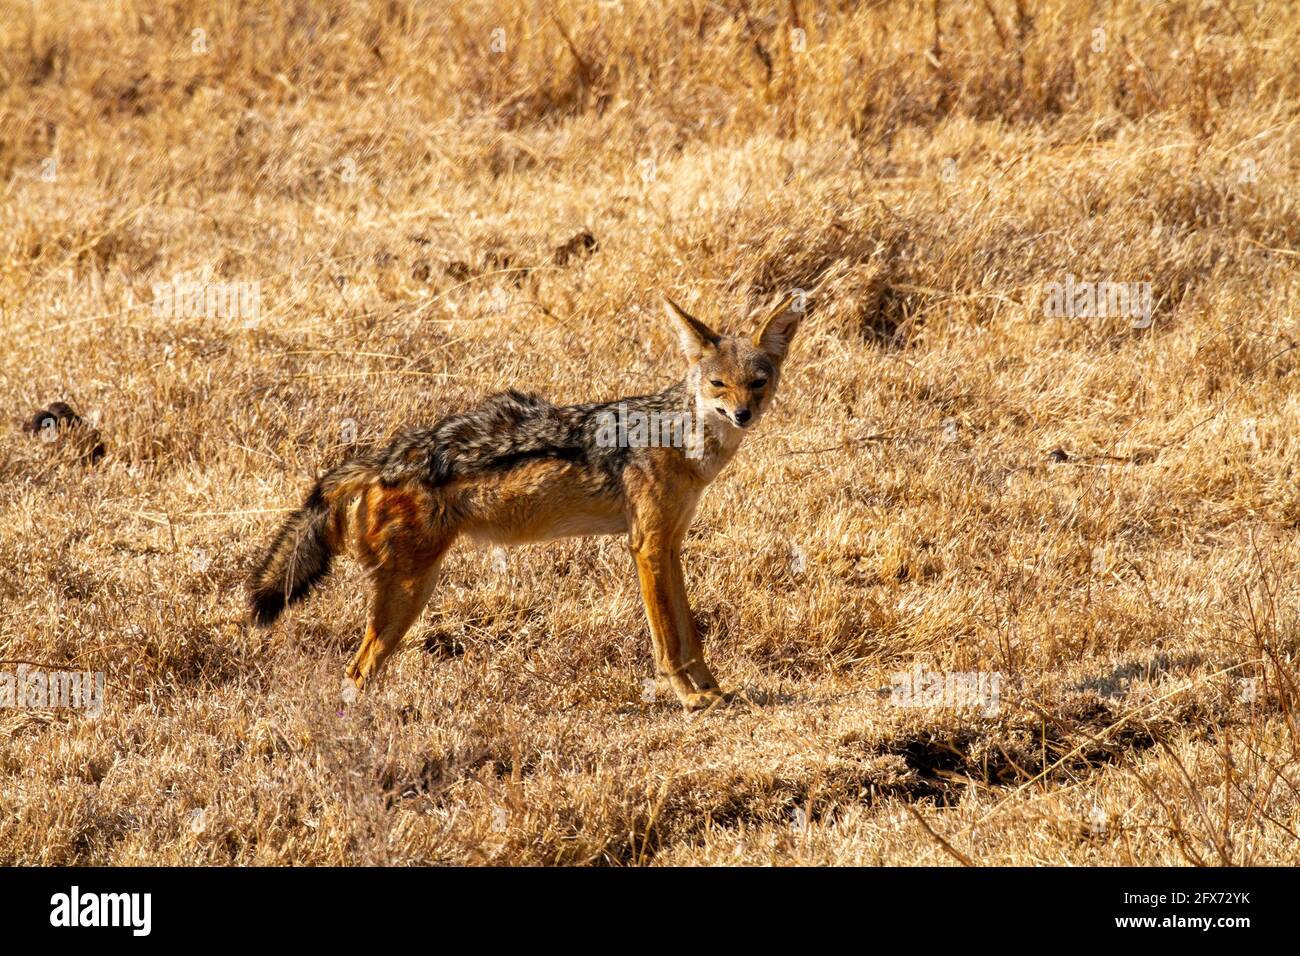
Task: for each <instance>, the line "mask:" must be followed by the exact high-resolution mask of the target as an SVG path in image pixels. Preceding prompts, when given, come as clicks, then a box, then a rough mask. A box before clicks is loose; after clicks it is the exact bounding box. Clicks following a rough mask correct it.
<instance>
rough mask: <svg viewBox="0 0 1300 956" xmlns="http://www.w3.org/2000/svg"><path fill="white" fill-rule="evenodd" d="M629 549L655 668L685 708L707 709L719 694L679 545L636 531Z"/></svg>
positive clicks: (720, 694) (716, 699) (720, 693)
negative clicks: (694, 613) (692, 606)
mask: <svg viewBox="0 0 1300 956" xmlns="http://www.w3.org/2000/svg"><path fill="white" fill-rule="evenodd" d="M632 553H633V555H634V556H635V558H636V569H637V577H638V578H639V579H640V581H641V596H642V597H643V598H644V600H645V610H646V618H647V620H648V621H649V623H650V636H651V638H652V640H653V641H654V650H655V667H656V668H657V669H658V671H659V673H661V674H663V675H664V676H665V677H667V679H668V682H669V684H670V686H671V687H672V689H673V692H674V693H675V694H676V695H677V699H678V700H680V701H681V702H682V706H683V707H685V708H686V709H687V710H700V709H703V708H705V707H708V706H709V705H711V704H713V703H714V702H716V701H718V700H720V699H721V697H722V692H721V691H720V690H719V689H718V682H717V681H716V680H714V677H713V674H712V673H710V671H709V668H708V666H707V665H706V664H705V663H704V650H703V648H702V647H701V646H700V638H699V634H698V632H697V631H696V629H695V621H694V620H693V619H692V617H691V609H690V604H689V603H688V602H687V600H686V583H685V581H684V579H683V577H682V563H681V551H680V545H679V544H678V543H677V542H675V541H674V542H672V543H668V542H663V541H661V540H660V539H658V538H657V537H656V536H653V535H650V536H645V537H639V536H637V535H635V534H634V536H633V543H632Z"/></svg>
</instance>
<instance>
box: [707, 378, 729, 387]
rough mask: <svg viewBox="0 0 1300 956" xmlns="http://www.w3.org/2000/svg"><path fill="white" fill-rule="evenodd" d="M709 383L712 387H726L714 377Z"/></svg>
mask: <svg viewBox="0 0 1300 956" xmlns="http://www.w3.org/2000/svg"><path fill="white" fill-rule="evenodd" d="M709 384H710V385H712V386H713V387H714V388H725V387H726V386H725V385H723V384H722V383H721V382H719V381H718V380H717V379H716V378H715V379H714V380H713V381H711V382H710V383H709Z"/></svg>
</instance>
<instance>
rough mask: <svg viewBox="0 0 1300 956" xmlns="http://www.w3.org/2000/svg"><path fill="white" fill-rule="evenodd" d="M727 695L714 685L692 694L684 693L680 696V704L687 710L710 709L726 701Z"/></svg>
mask: <svg viewBox="0 0 1300 956" xmlns="http://www.w3.org/2000/svg"><path fill="white" fill-rule="evenodd" d="M727 699H728V697H727V695H726V694H724V693H723V692H722V691H720V690H719V689H718V688H716V687H712V688H710V689H709V690H702V691H697V692H695V693H693V694H686V695H685V696H684V697H682V706H683V707H685V708H686V710H687V711H688V712H690V711H697V710H710V709H711V708H713V707H717V706H719V705H721V704H724V703H726V701H727Z"/></svg>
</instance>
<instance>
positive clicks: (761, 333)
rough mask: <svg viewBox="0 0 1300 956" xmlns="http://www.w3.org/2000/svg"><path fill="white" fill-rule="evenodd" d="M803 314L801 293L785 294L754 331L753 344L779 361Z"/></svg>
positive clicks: (782, 357) (783, 355) (783, 356)
mask: <svg viewBox="0 0 1300 956" xmlns="http://www.w3.org/2000/svg"><path fill="white" fill-rule="evenodd" d="M803 315H804V296H803V293H800V292H796V293H794V294H792V295H788V296H786V297H785V298H784V299H783V300H782V301H781V304H780V305H778V306H777V307H776V308H775V309H773V310H772V311H771V312H769V313H768V315H767V318H765V319H764V320H763V324H762V325H760V326H759V327H758V331H757V332H755V333H754V344H755V345H757V346H758V347H759V348H760V349H762V350H763V351H764V352H766V353H767V354H768V355H770V356H771V357H772V358H773V359H774V360H775V361H777V362H780V361H781V360H782V359H784V358H785V350H786V349H788V348H789V347H790V340H791V339H793V338H794V333H795V331H796V330H797V329H798V328H799V320H800V319H802V318H803Z"/></svg>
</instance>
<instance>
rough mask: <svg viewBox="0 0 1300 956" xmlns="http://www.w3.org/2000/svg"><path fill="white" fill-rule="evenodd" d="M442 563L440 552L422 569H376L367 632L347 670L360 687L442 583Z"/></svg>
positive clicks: (413, 621) (392, 648)
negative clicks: (435, 588) (440, 570)
mask: <svg viewBox="0 0 1300 956" xmlns="http://www.w3.org/2000/svg"><path fill="white" fill-rule="evenodd" d="M441 563H442V560H441V556H439V558H438V559H436V560H434V561H433V562H432V563H430V564H429V565H427V566H425V567H424V568H422V569H420V570H415V571H405V572H398V571H394V570H391V569H387V568H384V567H379V568H376V569H375V570H374V572H373V574H374V594H373V597H372V600H371V606H370V620H369V623H368V624H367V625H366V636H365V637H364V638H363V639H362V641H361V647H360V648H359V649H358V650H357V654H356V657H354V658H353V659H352V663H350V664H349V665H348V667H347V671H346V672H345V673H346V674H347V676H348V677H349V678H350V679H351V680H352V682H353V684H355V685H356V687H357V689H358V690H360V689H362V688H364V687H365V685H366V683H367V682H368V681H370V680H371V678H373V677H374V676H375V674H376V672H378V670H379V668H380V667H381V666H382V665H383V663H384V661H385V660H386V659H387V658H388V655H390V654H391V653H393V651H394V650H396V649H397V645H398V644H400V643H401V641H402V638H403V636H405V634H406V632H407V631H408V630H409V629H410V627H411V625H412V624H414V623H415V620H416V618H418V617H419V616H420V612H421V611H423V610H424V606H425V605H426V604H427V603H428V602H429V597H430V595H432V594H433V589H434V586H435V585H436V584H437V583H438V569H439V566H440V565H441Z"/></svg>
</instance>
